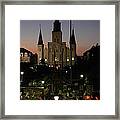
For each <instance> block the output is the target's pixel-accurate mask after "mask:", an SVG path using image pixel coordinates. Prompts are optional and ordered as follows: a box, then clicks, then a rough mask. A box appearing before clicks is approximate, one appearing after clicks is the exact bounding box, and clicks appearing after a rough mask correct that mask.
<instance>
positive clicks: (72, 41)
mask: <svg viewBox="0 0 120 120" xmlns="http://www.w3.org/2000/svg"><path fill="white" fill-rule="evenodd" d="M70 44H76V42H75V33H74V28H73V29H72V34H71V36H70Z"/></svg>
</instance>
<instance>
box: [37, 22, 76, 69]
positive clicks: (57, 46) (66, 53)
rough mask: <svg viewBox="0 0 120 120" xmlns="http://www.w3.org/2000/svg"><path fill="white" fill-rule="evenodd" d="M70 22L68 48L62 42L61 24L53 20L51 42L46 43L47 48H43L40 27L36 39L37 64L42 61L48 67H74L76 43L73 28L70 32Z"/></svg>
mask: <svg viewBox="0 0 120 120" xmlns="http://www.w3.org/2000/svg"><path fill="white" fill-rule="evenodd" d="M71 25H72V24H71V21H70V37H69V38H68V40H69V47H67V46H66V42H63V41H62V31H61V22H60V21H59V20H55V21H54V23H53V30H52V41H51V42H48V46H47V47H46V46H44V42H43V37H42V32H41V27H40V30H39V37H38V44H37V46H38V64H40V62H41V60H42V59H44V60H45V62H46V63H47V64H48V65H49V67H56V68H63V67H64V66H66V65H70V66H72V65H74V64H75V61H76V41H75V33H74V28H73V29H72V30H71Z"/></svg>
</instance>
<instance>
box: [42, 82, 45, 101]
mask: <svg viewBox="0 0 120 120" xmlns="http://www.w3.org/2000/svg"><path fill="white" fill-rule="evenodd" d="M44 83H45V81H42V85H43V96H44V100H45V87H44V86H45V85H44Z"/></svg>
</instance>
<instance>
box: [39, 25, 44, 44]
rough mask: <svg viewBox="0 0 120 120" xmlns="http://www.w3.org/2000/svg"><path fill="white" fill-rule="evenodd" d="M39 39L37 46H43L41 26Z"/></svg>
mask: <svg viewBox="0 0 120 120" xmlns="http://www.w3.org/2000/svg"><path fill="white" fill-rule="evenodd" d="M39 29H40V30H39V38H38V45H42V44H43V40H42V33H41V24H39Z"/></svg>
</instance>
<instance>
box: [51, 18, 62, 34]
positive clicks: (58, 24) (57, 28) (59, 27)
mask: <svg viewBox="0 0 120 120" xmlns="http://www.w3.org/2000/svg"><path fill="white" fill-rule="evenodd" d="M53 31H55V32H58V31H61V23H60V22H59V20H55V21H54V27H53Z"/></svg>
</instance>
